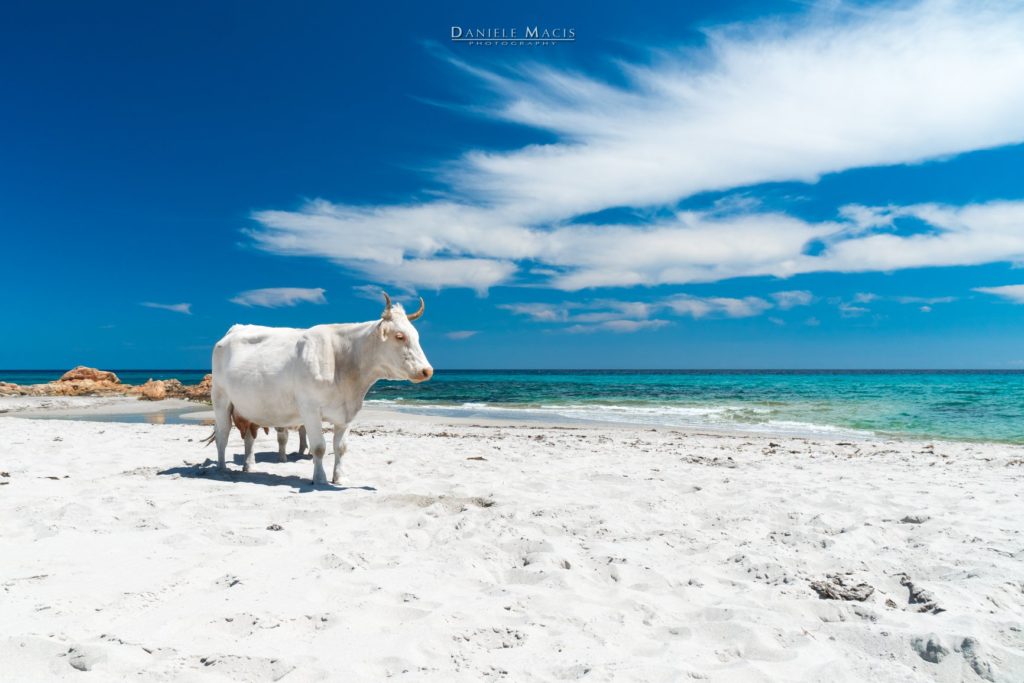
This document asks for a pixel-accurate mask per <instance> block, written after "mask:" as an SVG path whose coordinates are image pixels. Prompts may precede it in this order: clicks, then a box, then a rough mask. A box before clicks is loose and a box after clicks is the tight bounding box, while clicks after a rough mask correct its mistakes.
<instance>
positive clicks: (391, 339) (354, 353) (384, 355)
mask: <svg viewBox="0 0 1024 683" xmlns="http://www.w3.org/2000/svg"><path fill="white" fill-rule="evenodd" d="M384 302H385V307H384V313H383V314H382V315H381V317H380V319H379V320H371V321H370V322H365V323H343V324H337V325H317V326H316V327H311V328H309V329H305V330H302V329H294V328H287V327H263V326H259V325H235V326H233V327H232V328H231V329H230V330H228V333H227V334H226V335H224V338H223V339H221V340H220V341H219V342H217V345H216V346H215V347H214V348H213V390H212V392H211V397H212V399H213V413H214V419H215V421H216V426H215V428H214V438H215V440H216V442H217V459H218V461H219V465H220V468H221V469H224V467H225V462H224V449H225V448H226V447H227V443H228V435H229V434H230V432H231V423H232V415H242V416H244V417H245V419H246V420H248V421H249V422H252V423H255V424H258V425H271V426H277V425H289V426H290V425H302V426H303V427H305V428H306V436H307V439H308V440H309V452H310V454H311V455H312V456H313V483H314V484H326V483H327V474H326V473H325V472H324V464H323V461H324V453H325V452H326V450H327V444H326V442H325V441H324V432H323V421H324V420H327V421H328V422H331V423H332V424H333V425H334V476H333V477H332V478H331V481H332V482H334V483H338V480H339V478H340V477H341V458H342V456H343V455H344V453H345V447H346V446H345V436H346V435H347V434H348V427H349V424H350V423H351V422H352V420H353V419H354V418H355V416H356V413H358V412H359V409H360V408H362V407H363V398H364V397H365V396H366V392H367V391H369V389H370V387H371V386H373V384H374V383H375V382H376V381H377V380H380V379H392V380H410V381H413V382H422V381H425V380H428V379H430V378H431V376H432V375H433V374H434V369H433V368H432V367H430V363H429V362H428V361H427V357H426V356H425V355H424V354H423V349H421V348H420V341H419V333H418V332H417V331H416V328H415V327H413V326H412V322H411V321H413V320H416V319H417V318H419V317H420V316H421V315H423V299H420V308H419V310H418V311H416V312H415V313H413V314H412V315H409V316H406V314H405V311H404V310H403V309H402V306H401V304H394V305H392V303H391V298H390V297H389V296H388V295H387V294H384ZM285 438H287V437H285ZM246 451H247V452H246V458H245V465H244V467H243V468H242V469H243V471H245V472H248V471H249V470H250V469H251V468H252V465H253V464H254V460H253V457H252V449H251V448H247V449H246Z"/></svg>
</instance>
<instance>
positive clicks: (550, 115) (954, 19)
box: [453, 2, 1024, 220]
mask: <svg viewBox="0 0 1024 683" xmlns="http://www.w3.org/2000/svg"><path fill="white" fill-rule="evenodd" d="M834 7H835V6H834ZM1022 32H1024V11H1022V9H1021V7H1020V6H1019V5H1016V4H1014V5H1008V4H1003V5H987V6H979V5H977V4H976V3H967V2H959V3H958V2H921V3H915V4H913V5H900V6H898V7H895V8H893V7H889V8H881V7H875V8H868V7H863V6H858V7H857V8H856V9H849V8H847V7H845V6H842V5H840V6H838V7H835V8H834V9H832V10H829V9H825V8H819V9H818V10H817V11H812V12H810V13H808V14H805V15H803V16H796V17H791V18H789V19H787V20H769V21H763V22H755V23H748V24H745V25H730V26H725V27H719V28H710V29H708V30H707V31H706V33H707V47H706V48H705V49H703V50H699V51H697V50H693V49H683V50H679V51H672V50H665V51H662V52H659V53H658V55H657V57H656V58H655V59H654V60H653V63H652V64H650V65H635V64H626V65H624V66H623V68H622V71H623V76H624V80H625V83H626V85H625V86H622V87H619V86H614V85H611V84H609V83H608V82H604V81H601V80H598V79H595V78H591V77H588V76H586V75H582V74H578V73H570V72H567V71H561V70H557V69H554V68H550V67H545V66H538V65H531V66H525V67H522V68H520V69H518V70H517V71H514V72H511V75H506V74H507V73H509V72H506V74H498V73H485V74H481V75H483V77H484V79H485V81H484V82H485V83H486V84H487V85H489V86H490V87H491V88H493V89H494V91H495V92H496V94H497V95H498V97H499V101H500V104H499V106H498V107H497V109H496V112H495V113H496V114H497V115H499V116H501V117H503V118H505V119H507V120H509V121H514V122H517V123H521V124H525V125H528V126H531V127H535V128H540V129H544V130H547V131H550V132H552V133H554V134H556V135H558V136H560V137H561V138H562V139H563V141H562V142H560V143H557V144H549V145H535V146H531V147H527V148H525V149H522V150H517V151H514V152H506V153H485V152H475V153H471V154H469V155H468V156H467V157H466V158H465V159H464V160H463V161H462V163H461V164H459V165H458V166H456V168H455V170H454V171H453V178H454V184H455V185H456V186H458V187H462V188H469V189H470V190H471V191H473V192H474V193H475V194H477V195H486V196H487V197H488V198H489V199H490V200H492V201H499V202H502V203H505V204H515V205H523V206H528V207H529V209H524V210H525V211H526V212H527V214H528V215H529V216H531V217H536V218H537V219H540V220H545V219H552V218H559V217H562V216H565V215H572V214H581V213H586V212H591V211H597V210H599V209H602V208H606V207H609V206H647V205H656V204H665V203H670V202H672V201H675V200H676V199H678V198H679V197H683V196H689V195H692V194H695V193H698V192H702V191H706V190H721V189H726V188H733V187H740V186H746V185H753V184H757V183H763V182H771V181H784V180H799V181H806V182H811V181H814V180H815V179H817V178H818V177H820V176H821V175H822V174H824V173H830V172H836V171H841V170H844V169H848V168H855V167H863V166H874V165H883V164H896V163H907V162H913V161H920V160H923V159H929V158H935V157H939V156H944V155H949V154H955V153H957V152H962V151H965V150H971V149H979V148H985V147H993V146H997V145H1003V144H1009V143H1015V142H1019V141H1021V140H1022V139H1024V91H1022V90H1021V88H1020V87H1019V74H1020V72H1021V69H1022V68H1024V43H1022V41H1021V40H1020V36H1021V35H1022ZM474 72H475V73H477V74H480V73H481V72H480V71H479V70H478V69H474ZM979 73H983V74H985V78H978V74H979Z"/></svg>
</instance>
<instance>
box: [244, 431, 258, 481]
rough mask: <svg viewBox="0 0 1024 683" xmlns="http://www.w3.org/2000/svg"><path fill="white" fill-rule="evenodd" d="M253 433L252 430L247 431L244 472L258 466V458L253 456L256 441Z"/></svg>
mask: <svg viewBox="0 0 1024 683" xmlns="http://www.w3.org/2000/svg"><path fill="white" fill-rule="evenodd" d="M252 432H253V430H251V429H247V430H245V464H244V465H242V471H243V472H248V471H249V470H251V469H252V466H253V465H255V464H256V458H255V456H253V454H252V444H253V442H254V441H256V436H255V435H254V434H253V433H252Z"/></svg>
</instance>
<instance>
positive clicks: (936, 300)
mask: <svg viewBox="0 0 1024 683" xmlns="http://www.w3.org/2000/svg"><path fill="white" fill-rule="evenodd" d="M895 299H896V301H897V302H898V303H901V304H924V305H926V306H934V305H935V304H950V303H953V302H954V301H956V297H955V296H898V297H895Z"/></svg>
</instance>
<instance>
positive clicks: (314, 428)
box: [302, 410, 327, 485]
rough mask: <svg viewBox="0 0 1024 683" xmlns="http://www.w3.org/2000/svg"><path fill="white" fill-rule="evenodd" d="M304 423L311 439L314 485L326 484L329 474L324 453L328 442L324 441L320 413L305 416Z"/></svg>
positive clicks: (310, 449) (310, 451)
mask: <svg viewBox="0 0 1024 683" xmlns="http://www.w3.org/2000/svg"><path fill="white" fill-rule="evenodd" d="M302 423H303V424H304V425H306V434H307V436H308V437H309V453H310V455H312V456H313V484H314V485H315V484H326V483H327V473H326V472H324V453H326V452H327V442H326V441H325V440H324V427H323V423H322V422H321V421H320V411H319V410H318V411H316V413H315V414H312V413H311V414H309V415H303V417H302Z"/></svg>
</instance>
